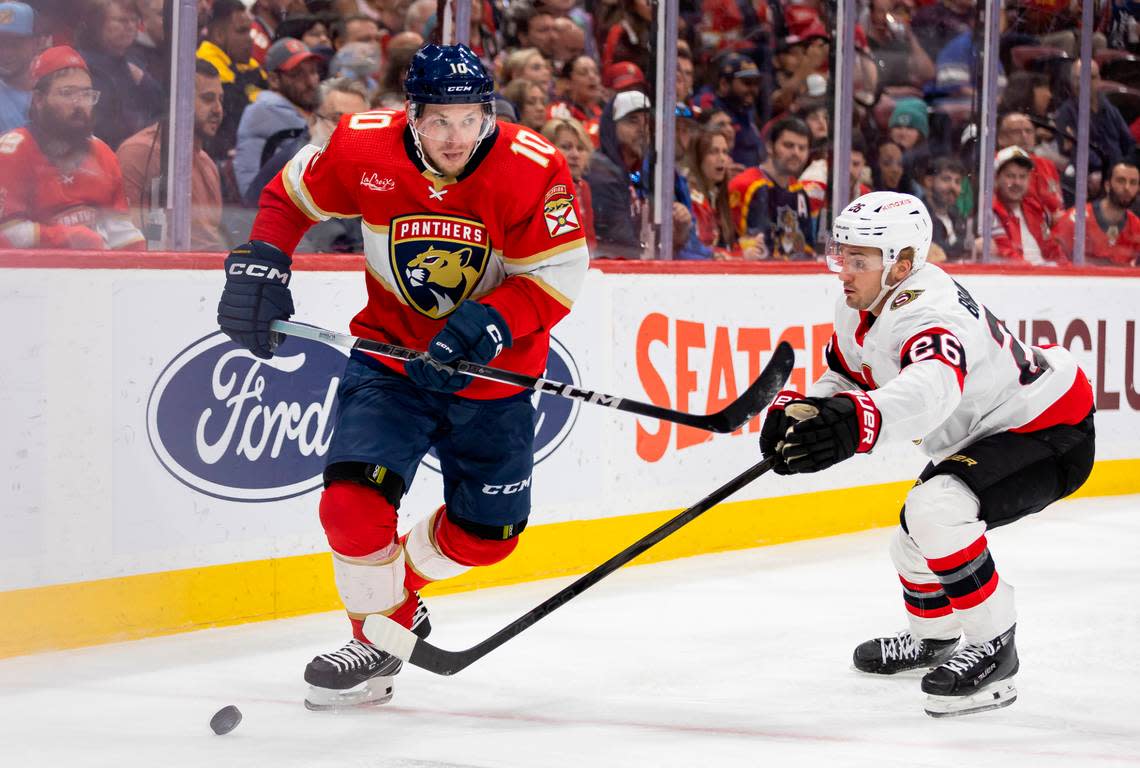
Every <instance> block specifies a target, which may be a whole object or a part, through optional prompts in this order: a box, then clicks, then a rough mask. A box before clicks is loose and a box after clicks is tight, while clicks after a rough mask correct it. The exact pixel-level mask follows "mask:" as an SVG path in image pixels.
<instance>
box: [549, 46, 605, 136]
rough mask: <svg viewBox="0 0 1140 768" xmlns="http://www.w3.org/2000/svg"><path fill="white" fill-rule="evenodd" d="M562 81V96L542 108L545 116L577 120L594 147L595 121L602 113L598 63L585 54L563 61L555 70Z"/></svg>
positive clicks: (599, 118) (596, 125) (551, 118)
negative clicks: (563, 93) (544, 108)
mask: <svg viewBox="0 0 1140 768" xmlns="http://www.w3.org/2000/svg"><path fill="white" fill-rule="evenodd" d="M558 77H559V80H561V81H562V83H564V84H565V93H566V97H565V98H563V99H559V100H558V101H555V102H553V103H552V104H550V105H549V106H548V107H547V108H546V118H547V119H548V120H553V119H555V118H562V119H567V118H571V119H574V120H577V121H578V122H579V123H581V124H582V127H583V128H585V129H586V133H587V134H589V136H590V141H591V142H593V146H594V148H595V149H596V148H597V147H598V145H599V141H600V139H599V137H598V121H599V120H601V117H602V105H603V103H604V102H603V101H602V79H601V76H600V75H599V74H598V65H597V63H595V62H594V60H593V59H591V58H590V57H589V56H579V57H577V58H576V59H572V60H571V61H568V62H566V64H565V65H564V66H563V67H562V70H561V72H559V73H558Z"/></svg>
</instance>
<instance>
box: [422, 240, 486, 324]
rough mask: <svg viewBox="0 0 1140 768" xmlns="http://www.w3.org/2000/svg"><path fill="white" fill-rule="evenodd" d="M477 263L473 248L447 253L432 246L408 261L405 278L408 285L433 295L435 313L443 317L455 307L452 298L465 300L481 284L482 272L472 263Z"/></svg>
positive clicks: (454, 301)
mask: <svg viewBox="0 0 1140 768" xmlns="http://www.w3.org/2000/svg"><path fill="white" fill-rule="evenodd" d="M475 260H476V258H475V252H474V251H473V250H472V249H471V248H470V247H463V248H460V249H459V250H457V251H447V250H444V249H442V248H438V247H436V246H434V245H432V246H428V248H427V250H425V251H423V252H422V253H420V254H419V255H418V256H416V257H415V258H414V259H412V260H411V261H409V262H408V265H407V267H405V268H404V275H405V277H406V278H407V280H408V284H409V285H412V286H415V287H417V288H421V287H424V288H427V290H428V291H430V292H431V295H432V296H434V297H435V303H436V307H435V308H436V312H435V314H436V316H437V317H442V316H443V315H446V314H447V313H449V312H450V311H451V310H452V309H454V308H455V305H456V303H457V302H456V300H455V298H453V297H458V298H459V299H460V300H462V298H463V297H464V296H466V295H467V294H468V293H470V292H471V289H472V288H474V286H475V283H476V282H478V280H479V275H480V270H479V268H478V267H476V266H475V265H474V264H473V262H474V261H475Z"/></svg>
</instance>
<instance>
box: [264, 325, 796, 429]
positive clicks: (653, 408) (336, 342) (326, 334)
mask: <svg viewBox="0 0 1140 768" xmlns="http://www.w3.org/2000/svg"><path fill="white" fill-rule="evenodd" d="M270 329H271V330H273V331H274V332H276V333H283V334H285V335H287V336H296V337H298V338H302V339H310V340H312V341H320V342H323V343H325V344H331V345H333V346H337V347H345V348H347V349H359V350H361V351H363V352H369V353H371V354H374V355H380V356H381V357H389V358H392V359H395V360H404V361H408V360H414V359H415V358H417V357H420V356H422V355H424V354H425V353H423V352H417V351H416V350H414V349H408V348H406V347H399V346H396V345H395V344H386V343H385V342H382V341H373V340H372V339H362V338H360V337H358V336H350V335H349V334H347V333H337V332H336V331H329V330H325V329H324V328H318V327H316V326H312V325H304V324H302V323H294V322H290V321H288V320H274V321H273V322H272V323H271V324H270ZM795 357H796V355H795V352H794V351H792V346H791V345H790V344H788V343H787V342H786V341H783V342H780V344H779V345H778V346H777V347H776V349H775V351H774V352H773V353H772V357H771V359H769V360H768V364H767V365H766V366H764V370H763V371H761V372H760V375H759V376H758V377H757V378H756V381H754V382H752V384H750V385H749V387H748V389H746V390H744V394H742V395H741V396H740V397H738V398H736V399H735V400H733V401H732V402H731V403H729V404H728V405H726V406H725V407H724V408H722V409H721V410H719V411H717V412H716V413H710V414H707V415H704V416H701V415H698V414H692V413H684V412H683V411H675V410H673V409H671V408H662V407H661V406H658V405H652V404H650V403H642V402H638V401H637V400H630V399H628V398H624V397H617V396H615V395H607V394H604V393H602V392H593V391H591V390H588V389H579V388H578V387H575V386H574V385H572V384H566V383H564V382H560V381H551V380H549V379H542V378H536V377H534V376H527V375H525V374H521V373H515V372H514V371H504V370H501V369H499V368H491V367H488V366H486V365H478V364H476V363H468V362H465V361H460V362H458V363H454V364H451V367H453V368H455V370H457V371H459V372H460V373H465V374H467V375H468V376H474V377H476V378H480V379H487V380H488V381H497V382H499V383H501V384H513V385H514V386H516V387H523V388H525V389H530V390H533V391H535V392H544V393H547V394H551V395H558V396H559V397H565V398H568V399H570V400H580V401H582V402H586V403H593V404H594V405H604V406H606V407H608V408H614V409H616V410H619V411H625V412H626V413H636V414H638V415H639V416H647V417H649V418H653V419H661V420H663V421H671V422H673V423H675V424H684V425H686V426H690V427H695V428H697V429H703V430H705V431H707V432H721V433H726V432H735V431H736V430H738V429H740V428H741V427H743V426H744V425H745V424H747V423H748V420H749V419H751V418H752V417H753V416H755V415H756V414H758V413H760V411H762V410H763V409H764V408H765V407H766V406H767V405H768V403H770V402H771V401H772V398H774V397H775V396H776V393H778V392H779V391H780V390H781V389H782V388H783V386H784V382H786V381H787V380H788V376H789V375H791V372H792V367H793V366H794V365H795Z"/></svg>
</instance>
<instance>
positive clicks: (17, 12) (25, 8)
mask: <svg viewBox="0 0 1140 768" xmlns="http://www.w3.org/2000/svg"><path fill="white" fill-rule="evenodd" d="M34 27H35V12H34V11H33V10H32V8H31V6H30V5H26V4H25V3H0V134H3V133H7V132H8V131H10V130H12V129H13V128H19V127H20V126H21V125H24V124H25V123H27V122H28V105H30V104H31V103H32V77H31V65H32V59H34V58H35V57H36V52H37V51H38V50H39V41H38V39H37V38H36V35H35V28H34Z"/></svg>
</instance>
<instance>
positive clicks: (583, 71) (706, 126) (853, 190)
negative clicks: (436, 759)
mask: <svg viewBox="0 0 1140 768" xmlns="http://www.w3.org/2000/svg"><path fill="white" fill-rule="evenodd" d="M467 1H468V0H460V2H467ZM470 2H471V14H470V18H471V22H470V29H469V36H470V45H471V47H472V49H473V50H474V51H475V52H476V54H478V55H479V56H480V58H482V59H483V60H484V62H485V64H486V65H487V66H488V68H489V69H490V70H491V71H492V72H494V74H495V77H496V81H497V84H498V99H497V102H496V111H497V114H498V118H499V119H500V120H504V121H510V122H515V123H519V124H521V125H523V126H526V127H527V128H529V129H530V130H532V131H534V132H535V133H536V134H541V135H542V136H544V137H545V138H546V140H548V141H549V142H550V143H551V144H553V145H554V146H556V147H557V148H558V149H559V150H560V151H561V152H562V153H563V154H564V155H565V156H566V158H567V162H568V164H569V166H570V171H571V175H572V177H573V180H574V184H575V186H576V198H577V201H578V205H579V208H580V212H581V218H582V220H583V225H584V227H585V229H586V231H587V234H588V238H589V242H590V245H591V250H592V252H593V254H594V256H595V257H596V258H619V259H644V258H661V257H662V256H663V255H662V254H659V253H657V252H656V250H655V248H654V246H653V245H652V243H653V242H654V237H653V226H654V225H653V222H652V218H651V211H652V208H653V206H652V205H651V202H652V199H653V195H654V194H655V191H654V190H653V188H652V185H653V168H652V160H653V158H652V155H653V152H652V147H653V131H654V121H655V118H654V116H655V105H654V103H653V95H654V94H655V92H656V91H655V88H654V78H655V77H656V61H657V59H658V58H659V55H658V51H657V50H656V46H657V43H656V39H657V37H656V35H657V32H656V20H655V13H656V11H657V5H656V4H653V3H650V1H649V0H470ZM172 5H173V3H172V0H22V1H21V0H4V1H2V2H0V247H14V248H35V247H51V248H82V249H132V248H137V249H143V248H146V247H148V245H149V247H151V248H162V247H164V215H163V212H164V209H165V208H166V207H167V199H166V198H167V183H166V179H167V171H166V168H167V164H168V159H167V154H168V152H167V144H168V139H169V134H170V133H171V131H170V120H169V110H170V104H171V95H170V87H171V86H170V76H169V73H170V71H171V68H170V50H171V34H170V31H171V15H172V8H171V6H172ZM857 7H858V9H859V14H858V24H857V26H856V30H855V43H856V55H855V60H854V61H853V62H851V68H852V70H853V72H854V90H855V98H854V113H855V115H854V121H853V124H852V125H845V126H836V125H835V124H834V121H833V119H832V115H831V112H832V104H833V99H834V94H833V85H834V83H833V82H832V78H831V72H832V71H833V70H834V61H833V57H834V50H835V48H836V46H834V45H833V40H832V37H833V35H834V30H835V20H834V9H835V3H834V2H830V1H828V2H825V1H824V0H681V2H680V21H679V37H678V40H677V41H676V56H677V60H676V71H677V77H676V81H675V87H674V93H675V96H676V101H677V108H676V113H675V115H674V119H675V121H676V122H675V135H676V146H675V160H676V169H677V170H676V174H675V178H674V180H673V203H672V212H673V216H672V220H673V243H674V253H673V254H666V255H664V256H666V257H668V256H671V257H672V258H677V259H722V260H748V261H751V260H768V259H774V260H812V259H817V258H819V256H820V254H822V252H823V248H824V245H825V241H826V238H827V235H828V232H829V229H830V216H831V202H832V201H831V199H830V192H829V188H830V186H831V184H830V181H831V179H832V178H833V174H834V173H835V172H836V169H834V168H833V167H832V166H833V163H832V159H831V152H832V136H833V132H834V131H836V130H843V131H849V132H850V134H851V146H852V152H851V162H850V167H849V168H848V169H844V170H843V172H845V173H847V174H849V176H848V180H849V182H850V185H849V186H850V198H852V199H853V198H854V197H857V196H858V195H860V194H864V193H866V192H869V191H872V190H896V191H901V192H907V193H910V194H914V195H917V196H919V197H920V198H922V200H923V201H924V202H925V203H926V205H927V207H928V209H929V211H930V213H931V216H932V219H933V222H934V230H935V237H934V247H933V249H932V254H931V257H930V258H931V260H932V261H951V262H953V261H972V260H976V259H978V258H979V257H980V254H981V248H982V242H981V237H980V235H981V231H982V226H981V222H980V221H979V219H978V213H977V208H978V205H977V200H978V192H979V179H978V173H979V170H978V169H979V167H980V163H979V157H978V133H979V130H978V107H977V103H978V101H979V96H980V95H979V93H978V84H979V83H980V73H979V72H978V69H979V67H978V63H979V57H977V56H975V51H976V50H977V49H978V48H979V47H980V46H981V44H982V26H981V24H982V11H983V10H984V3H979V2H978V0H858V3H857ZM1081 7H1082V5H1081V3H1080V2H1078V0H1004V2H1003V6H1002V13H1001V29H1000V47H999V70H1000V76H999V99H998V110H999V114H998V116H997V136H996V139H997V147H996V154H995V157H994V160H993V173H994V178H993V190H994V195H993V206H992V211H988V212H986V215H988V216H990V217H992V218H991V221H992V230H993V239H992V242H991V246H992V249H993V256H994V257H995V258H996V259H997V260H999V261H1003V262H1009V263H1022V262H1024V263H1029V264H1034V265H1041V266H1049V265H1065V264H1068V263H1069V261H1070V258H1071V254H1072V253H1073V247H1074V243H1073V239H1074V237H1075V234H1074V229H1075V215H1076V214H1075V210H1074V207H1073V206H1074V204H1075V198H1076V189H1075V187H1076V179H1077V173H1076V168H1075V164H1076V160H1077V148H1076V138H1075V137H1076V130H1077V117H1078V107H1079V101H1078V99H1079V98H1080V97H1079V88H1078V78H1079V75H1080V62H1079V61H1078V60H1077V54H1078V52H1079V41H1080V23H1081ZM1138 7H1140V6H1138V5H1137V4H1135V3H1121V2H1112V1H1110V0H1097V2H1096V3H1095V11H1096V12H1095V27H1094V30H1093V32H1094V34H1093V41H1094V57H1093V61H1092V62H1091V64H1090V67H1089V70H1090V71H1089V75H1090V77H1091V83H1092V87H1091V89H1090V91H1089V92H1088V94H1087V96H1085V98H1087V99H1088V103H1089V106H1090V110H1091V115H1092V119H1091V131H1090V137H1089V145H1088V150H1089V151H1088V155H1089V165H1088V203H1087V209H1086V210H1087V216H1086V235H1085V238H1086V240H1085V249H1086V250H1085V253H1086V263H1088V264H1095V265H1117V266H1137V265H1138V263H1140V218H1138V216H1137V214H1140V197H1138V187H1140V150H1138V149H1137V142H1138V140H1140V10H1133V9H1136V8H1138ZM443 8H444V6H443V5H442V4H441V3H438V2H437V0H198V13H199V27H200V29H199V34H198V48H197V59H196V62H195V69H194V86H195V90H194V98H193V104H194V131H193V161H192V167H193V175H192V182H191V206H192V211H191V221H192V244H191V245H192V247H193V248H194V249H195V250H208V251H222V250H226V249H228V248H229V247H230V246H231V245H232V244H234V243H239V242H242V241H244V240H245V239H246V238H247V237H248V231H249V226H250V223H251V222H252V219H253V216H254V214H255V213H256V209H257V202H258V198H259V196H260V193H261V190H262V189H263V188H264V187H265V185H266V184H267V183H268V182H269V181H270V180H271V179H272V178H273V176H274V175H275V174H276V173H277V172H278V171H279V170H280V169H281V168H282V167H283V166H284V164H285V162H286V161H287V160H288V159H289V158H290V157H292V155H293V154H294V153H296V152H297V151H298V150H299V149H300V148H301V147H303V146H305V145H306V144H309V143H316V144H318V145H319V144H322V143H323V142H325V141H326V140H327V138H328V136H329V135H330V133H331V132H332V131H333V129H334V128H335V127H336V125H337V122H338V121H339V119H340V118H341V116H343V115H346V114H352V113H357V112H362V111H367V110H369V109H376V108H397V109H399V108H402V107H403V104H404V96H403V91H402V84H403V76H404V73H405V71H406V68H407V66H408V63H409V61H410V60H411V57H412V56H413V55H414V53H415V52H416V51H417V50H418V49H419V48H420V46H422V45H423V44H424V43H425V42H430V41H439V39H440V35H441V33H442V30H443V28H444V26H447V25H450V24H452V23H453V18H449V19H445V18H444V13H445V11H444V10H443ZM1134 14H1135V15H1134ZM505 183H506V182H505ZM664 194H667V192H665V193H664ZM361 242H362V240H361V234H360V229H359V222H358V221H353V220H347V221H345V220H335V219H334V220H332V221H329V222H325V223H323V224H321V225H319V226H317V227H314V229H313V230H312V231H310V233H309V234H308V236H307V237H306V239H305V240H304V241H303V242H302V244H301V246H300V248H299V250H301V251H333V252H352V251H358V250H360V248H361Z"/></svg>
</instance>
